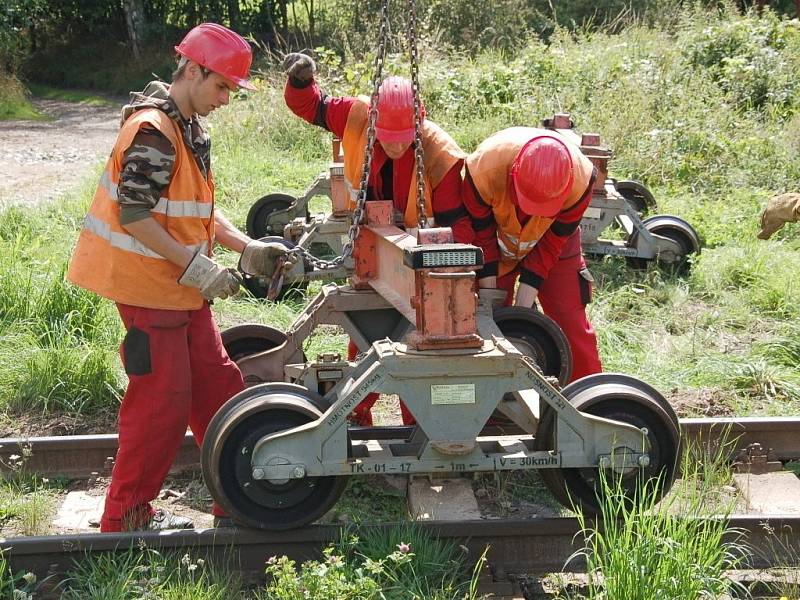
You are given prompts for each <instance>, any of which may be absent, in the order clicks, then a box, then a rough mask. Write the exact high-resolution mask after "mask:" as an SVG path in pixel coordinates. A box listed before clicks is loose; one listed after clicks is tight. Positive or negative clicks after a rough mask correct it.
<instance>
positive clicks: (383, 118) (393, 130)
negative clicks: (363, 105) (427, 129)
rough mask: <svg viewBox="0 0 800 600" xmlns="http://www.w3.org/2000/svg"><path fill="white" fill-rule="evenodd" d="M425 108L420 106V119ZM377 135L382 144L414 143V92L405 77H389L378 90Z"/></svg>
mask: <svg viewBox="0 0 800 600" xmlns="http://www.w3.org/2000/svg"><path fill="white" fill-rule="evenodd" d="M424 117H425V107H424V106H422V104H420V119H423V118H424ZM375 135H376V137H377V138H378V141H380V142H408V143H411V142H413V141H414V90H413V88H412V87H411V82H410V81H409V80H408V79H404V78H403V77H395V76H394V75H393V76H391V77H387V78H386V79H384V80H383V83H381V87H380V88H378V120H377V121H376V122H375Z"/></svg>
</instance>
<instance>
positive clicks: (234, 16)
mask: <svg viewBox="0 0 800 600" xmlns="http://www.w3.org/2000/svg"><path fill="white" fill-rule="evenodd" d="M798 2H800V0H798ZM228 20H229V21H230V24H231V29H233V30H234V31H237V32H238V30H239V0H228Z"/></svg>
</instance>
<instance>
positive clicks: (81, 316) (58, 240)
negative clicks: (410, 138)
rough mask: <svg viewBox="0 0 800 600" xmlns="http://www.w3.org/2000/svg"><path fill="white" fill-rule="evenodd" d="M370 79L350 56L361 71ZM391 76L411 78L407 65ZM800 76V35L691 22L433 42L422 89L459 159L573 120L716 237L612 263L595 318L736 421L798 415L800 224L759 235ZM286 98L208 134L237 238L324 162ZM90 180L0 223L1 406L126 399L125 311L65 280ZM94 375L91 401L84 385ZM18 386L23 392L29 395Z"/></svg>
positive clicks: (329, 72)
mask: <svg viewBox="0 0 800 600" xmlns="http://www.w3.org/2000/svg"><path fill="white" fill-rule="evenodd" d="M721 55H722V56H725V57H726V60H724V61H722V62H720V60H721V59H720V58H719V56H721ZM358 64H359V59H358V58H354V57H350V62H348V68H349V69H351V70H352V69H354V68H356V66H357V65H358ZM388 65H389V67H388V69H390V70H391V69H393V70H395V71H400V70H401V67H403V65H402V60H401V58H400V57H397V56H392V57H390V60H389V61H388ZM798 66H800V31H799V30H798V29H797V28H796V27H795V26H794V25H792V23H791V22H790V21H788V20H785V19H784V20H781V19H779V18H777V17H775V16H774V15H772V13H770V12H766V13H765V16H764V17H763V18H757V17H755V16H753V15H745V16H742V15H739V14H737V13H735V12H733V11H728V10H727V9H723V10H721V11H716V12H709V13H705V12H702V10H701V9H695V8H684V9H682V12H681V13H680V14H679V16H678V18H676V19H674V20H673V21H672V25H671V26H670V28H669V29H664V30H658V29H653V28H648V27H645V26H641V25H632V26H629V27H628V28H627V29H624V30H623V31H622V32H621V33H617V34H608V33H604V32H603V31H594V32H591V33H577V34H574V35H567V34H566V33H563V32H556V33H555V34H554V36H553V37H552V39H551V41H550V43H549V44H544V43H542V42H539V41H537V40H535V39H534V40H531V41H530V42H529V43H528V45H527V46H525V47H523V48H520V49H519V52H518V53H516V54H515V55H513V56H509V57H507V56H504V55H502V54H498V53H496V52H494V51H486V52H483V53H479V54H477V55H475V56H473V57H464V56H461V55H451V56H448V55H445V54H440V53H436V52H435V51H434V50H432V49H431V48H430V47H428V46H426V47H425V49H424V55H423V60H422V64H421V77H422V88H423V92H424V97H425V102H426V107H427V110H428V114H429V115H430V118H432V119H433V120H435V121H437V122H438V123H440V124H441V125H442V126H443V127H445V128H446V129H447V130H448V131H450V132H451V133H452V134H453V135H454V136H455V137H456V139H457V140H458V141H459V143H460V144H461V145H462V147H463V148H464V149H466V150H471V149H472V148H474V147H475V145H476V144H477V143H478V142H479V141H481V140H482V139H483V138H484V137H486V136H487V135H489V134H490V133H492V132H493V131H495V130H497V129H500V128H502V127H507V126H511V125H535V124H537V123H539V121H540V119H541V118H543V117H546V116H548V115H551V114H552V113H553V112H556V111H563V110H566V111H571V112H572V114H573V118H574V120H575V121H576V123H577V125H578V128H579V129H580V130H581V131H597V132H600V133H601V135H602V137H603V139H604V140H605V142H606V143H607V144H608V145H609V146H610V147H611V148H612V149H613V151H614V158H613V160H612V162H611V165H610V166H611V172H612V175H613V176H616V177H618V178H632V179H639V180H642V181H643V182H644V183H645V184H646V185H647V186H648V187H649V188H650V189H651V191H652V192H653V193H654V195H655V197H656V200H657V202H658V205H659V206H658V209H657V212H660V213H669V214H674V215H677V216H680V217H683V218H685V219H687V220H688V221H689V222H691V223H692V224H693V225H694V226H695V227H696V229H697V230H698V232H699V233H700V235H701V237H702V239H703V240H704V248H703V251H702V253H701V254H700V255H699V256H696V257H694V258H693V261H692V264H691V269H690V270H689V271H688V273H679V274H675V273H669V272H666V271H661V270H659V269H658V268H656V267H655V266H651V267H649V268H648V269H647V270H645V271H641V272H636V271H632V270H631V269H630V268H628V267H627V266H626V264H625V263H624V261H623V260H621V259H617V258H605V259H598V260H592V261H591V262H590V267H591V269H592V271H593V273H594V275H595V278H596V281H597V289H596V293H595V300H594V302H593V303H592V304H591V305H590V306H589V314H590V318H591V320H592V322H593V323H594V325H595V328H596V330H597V332H598V336H599V341H600V354H601V358H602V360H603V364H604V367H605V369H606V370H614V371H622V372H626V373H630V374H632V375H636V376H639V377H642V378H643V379H645V380H647V381H648V382H649V383H651V384H653V385H655V386H656V387H657V388H658V389H660V390H661V391H663V392H664V393H665V394H666V395H667V396H671V395H672V394H678V395H689V396H691V395H692V394H694V393H696V394H700V393H705V391H708V390H711V391H712V392H714V393H716V394H719V395H720V397H722V398H724V403H725V405H726V407H727V410H729V411H732V412H737V413H740V414H751V415H759V414H761V415H766V414H792V413H796V412H797V410H798V409H800V395H799V392H798V390H800V388H799V387H798V386H799V385H800V381H799V380H798V379H799V378H800V376H798V374H797V372H796V368H794V367H795V366H796V356H797V354H798V349H797V344H796V342H795V341H794V340H796V339H797V336H796V332H797V327H796V326H793V324H796V323H797V321H798V317H800V308H798V307H800V275H798V271H797V269H796V265H797V255H798V249H800V228H798V227H797V226H787V227H786V228H785V229H784V230H782V231H781V232H779V233H778V234H777V235H776V236H775V237H774V239H773V240H771V241H768V242H763V241H759V240H756V239H755V232H756V230H757V224H758V213H759V211H760V209H761V207H762V206H763V204H764V202H765V201H766V199H767V198H768V197H769V196H770V195H772V194H774V193H779V192H784V191H787V190H791V189H793V188H794V186H795V185H796V182H797V181H798V180H800V167H799V166H798V163H797V161H796V159H795V157H796V152H797V150H798V149H800V110H798V109H800V94H798V93H797V86H796V85H795V83H794V81H795V77H794V76H793V73H795V72H796V67H798ZM319 78H320V81H321V84H322V86H323V87H324V88H325V89H326V90H327V91H329V92H330V93H333V94H339V93H355V92H363V91H364V89H362V88H363V86H362V85H361V84H360V83H359V81H360V79H359V78H358V77H355V78H354V77H350V76H347V75H346V74H344V75H343V74H342V73H340V72H337V71H335V70H333V69H331V68H329V66H328V65H327V63H326V62H325V61H322V64H321V68H320V75H319ZM283 83H284V78H283V76H282V75H280V74H278V73H277V72H276V71H274V70H270V69H268V70H267V71H266V73H265V75H264V77H263V79H262V80H261V81H260V89H259V91H257V92H242V93H239V94H237V95H236V97H235V98H234V99H233V100H232V102H231V105H230V106H228V107H226V108H224V109H223V110H220V111H217V112H215V113H214V114H213V115H212V117H211V119H210V120H209V125H210V128H211V133H212V137H213V140H214V170H215V176H216V180H217V184H218V185H217V190H218V201H219V206H220V207H221V209H222V210H223V211H224V212H225V213H226V214H227V215H228V216H229V217H231V219H232V220H233V221H234V222H235V223H237V224H238V225H239V226H241V227H243V226H244V221H245V217H246V214H247V211H248V210H249V208H250V206H251V205H252V203H253V202H254V201H255V200H256V199H257V198H260V197H261V196H263V195H265V194H267V193H271V192H285V193H291V194H300V193H301V192H303V191H304V190H305V188H306V187H307V186H308V185H309V184H310V183H311V182H312V181H313V179H314V178H315V177H316V176H317V175H318V174H319V173H320V172H321V171H323V170H324V169H326V168H327V164H328V162H329V153H330V137H329V135H328V134H326V133H325V132H324V131H322V130H320V129H319V128H316V127H312V126H310V125H308V124H307V123H305V122H303V121H301V120H300V119H298V118H296V117H295V116H294V115H292V114H291V113H290V112H289V111H288V109H287V108H286V107H285V105H284V103H283V99H282V90H283ZM94 181H95V180H94V179H93V178H92V180H90V181H87V184H86V186H85V187H83V188H81V189H77V190H75V192H74V193H73V194H72V195H71V197H69V198H67V199H65V200H64V202H63V203H62V204H60V205H57V206H55V207H53V208H50V209H46V210H45V211H43V212H37V213H32V212H27V211H24V210H22V209H11V210H6V211H5V212H3V213H2V214H0V239H2V242H3V243H2V245H1V246H2V247H1V248H0V265H2V268H0V291H2V293H1V294H0V336H3V338H4V340H6V341H7V344H6V349H4V350H0V373H2V375H0V406H11V405H13V406H16V407H18V408H20V409H21V408H23V407H39V408H41V407H45V409H46V410H51V408H56V409H58V408H59V407H60V409H63V410H68V411H73V410H81V411H87V412H88V411H91V410H94V408H91V407H101V406H113V397H114V395H115V394H116V393H118V392H119V389H120V388H121V385H122V384H124V378H122V376H121V373H120V372H119V367H118V364H117V359H116V357H115V356H114V353H115V352H116V347H117V344H118V341H119V339H120V335H121V330H120V326H119V324H118V322H117V316H116V314H115V311H114V309H113V306H111V305H110V303H108V302H106V301H98V300H96V299H93V298H92V297H91V295H90V294H84V293H82V292H79V291H77V290H74V288H71V286H69V285H67V284H65V283H64V282H63V276H62V273H63V269H64V266H65V264H66V261H67V258H68V254H69V247H70V245H71V244H72V242H73V240H74V239H75V238H76V236H77V232H78V229H79V224H80V219H81V217H82V214H83V212H84V210H85V207H86V205H87V203H88V200H89V198H90V197H91V194H92V191H93V187H94ZM51 240H52V241H51ZM220 260H222V261H223V262H225V263H226V264H231V265H233V264H235V263H236V256H235V255H234V254H233V253H228V252H223V253H221V254H220ZM319 285H320V284H319V283H312V284H311V285H310V286H309V290H308V292H307V296H306V298H307V297H310V296H311V295H313V294H314V293H315V292H316V291H317V290H319ZM304 302H305V298H304V297H303V296H302V295H299V296H298V297H295V298H292V299H289V300H286V301H283V302H280V303H266V302H263V301H259V300H256V299H252V298H247V297H246V296H245V295H244V294H243V295H242V296H241V297H240V298H237V299H234V300H226V301H222V302H217V303H215V305H214V312H215V315H216V317H217V319H218V321H219V323H220V325H221V327H223V328H225V327H229V326H232V325H235V324H238V323H242V322H248V321H257V322H262V323H266V324H269V325H272V326H274V327H278V328H285V327H287V326H288V325H289V324H290V323H291V322H292V320H293V319H294V318H295V317H296V315H297V314H298V313H299V312H300V311H301V310H302V308H303V305H304ZM8 343H13V344H15V346H14V347H13V349H9V348H8ZM345 348H346V336H344V335H343V334H342V333H341V332H340V331H338V330H336V329H335V328H322V329H320V330H319V331H318V332H317V333H316V334H315V335H314V336H313V337H312V339H310V340H309V341H308V342H306V344H305V348H304V349H305V351H306V354H307V355H308V356H309V357H311V358H314V357H315V356H316V354H318V353H320V352H323V351H335V352H340V353H343V352H344V351H345ZM70 352H75V353H76V356H74V357H69V356H65V354H69V353H70ZM20 357H22V360H20ZM86 361H90V362H89V366H87V367H83V368H82V367H81V365H83V364H84V363H85V362H86ZM91 361H97V362H91ZM92 370H94V371H95V372H96V373H97V374H98V375H99V377H98V379H99V380H100V383H98V385H97V386H95V387H93V386H91V385H89V383H88V381H86V379H85V377H86V374H87V373H88V372H91V371H92ZM23 372H24V373H28V375H24V374H23ZM32 374H35V375H32ZM70 380H74V381H70ZM26 381H27V383H26ZM37 382H42V383H41V385H40V386H39V387H38V388H37V385H36V384H37ZM48 389H50V390H61V389H63V390H70V391H69V393H70V394H74V393H75V390H77V391H78V394H77V395H78V396H81V390H84V391H85V392H86V393H85V394H83V396H84V398H86V400H85V401H84V400H82V399H79V400H76V401H75V402H74V403H73V404H72V406H69V405H68V403H65V402H64V397H63V396H62V397H61V398H60V399H59V400H58V401H50V400H48V394H47V390H48ZM19 390H29V391H28V392H26V393H25V397H24V398H19V397H18V396H19ZM109 390H114V393H110V392H109ZM54 395H55V396H58V393H57V392H54ZM90 396H92V400H89V399H88V398H89V397H90ZM95 396H97V397H95ZM692 410H696V411H699V412H700V413H701V414H702V407H700V408H697V409H692Z"/></svg>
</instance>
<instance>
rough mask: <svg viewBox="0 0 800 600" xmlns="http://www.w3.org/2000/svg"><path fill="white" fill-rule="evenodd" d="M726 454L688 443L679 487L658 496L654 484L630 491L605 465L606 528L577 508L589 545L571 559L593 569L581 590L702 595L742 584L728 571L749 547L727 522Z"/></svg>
mask: <svg viewBox="0 0 800 600" xmlns="http://www.w3.org/2000/svg"><path fill="white" fill-rule="evenodd" d="M723 456H724V454H723V453H721V452H720V453H718V454H717V455H716V456H702V454H701V453H699V452H697V451H694V450H691V449H690V451H688V452H686V454H685V456H684V461H683V468H682V473H683V478H684V480H683V486H682V487H681V493H680V494H671V495H670V496H668V497H667V498H666V499H665V500H663V501H662V502H660V503H657V501H656V500H655V497H656V494H654V493H652V489H651V488H650V484H647V485H645V486H644V487H643V488H642V489H640V490H639V491H638V493H637V494H635V495H634V497H633V498H631V497H630V496H629V495H626V490H625V486H624V485H623V483H622V480H621V478H620V477H618V476H616V475H613V474H612V475H607V476H605V477H604V474H605V472H604V471H603V472H601V478H602V479H601V489H602V496H603V499H602V502H601V516H602V522H603V526H602V528H595V526H594V524H593V523H590V522H589V521H588V520H587V519H586V517H585V516H583V515H582V514H578V519H579V522H580V523H581V527H582V528H583V532H584V536H585V538H586V545H585V547H584V548H583V549H582V550H580V551H578V552H576V553H575V554H574V555H573V559H582V560H585V561H586V571H587V573H590V574H591V577H590V578H589V582H588V586H587V589H586V591H585V593H583V594H581V595H580V596H579V597H580V598H581V599H585V600H599V599H601V598H603V599H604V598H615V599H619V600H649V599H650V598H670V599H671V600H696V599H697V598H719V597H723V596H724V595H725V594H729V593H732V592H735V591H744V590H743V588H741V586H740V585H739V584H733V583H731V581H730V580H728V579H727V578H726V571H729V570H734V569H736V568H737V566H739V565H741V564H743V561H744V559H745V557H746V556H747V555H748V549H747V547H746V545H745V544H744V541H743V536H742V535H741V533H739V532H736V531H735V530H732V529H731V528H730V527H729V526H728V516H729V515H730V514H731V512H732V510H733V508H734V506H735V504H734V502H733V500H724V499H723V501H722V502H720V496H719V490H720V487H719V486H720V483H721V482H724V481H730V471H729V467H728V466H727V465H726V463H725V462H724V460H723ZM726 536H727V538H728V539H725V538H726ZM567 568H569V565H567ZM567 597H570V598H577V597H578V596H576V595H573V594H567Z"/></svg>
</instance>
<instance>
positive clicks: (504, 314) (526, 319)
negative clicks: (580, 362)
mask: <svg viewBox="0 0 800 600" xmlns="http://www.w3.org/2000/svg"><path fill="white" fill-rule="evenodd" d="M492 316H493V318H494V322H495V323H497V327H498V328H499V329H500V331H501V332H502V333H503V336H504V337H505V338H506V339H507V340H508V341H509V342H511V343H512V344H514V347H516V348H517V350H519V351H520V352H522V353H523V354H525V355H526V356H530V357H531V358H533V360H534V361H535V362H536V365H537V366H538V367H539V368H540V369H541V370H542V373H543V374H544V375H547V376H549V377H557V378H558V381H559V383H560V384H561V385H566V383H567V382H568V381H569V378H570V375H572V351H571V350H570V347H569V342H568V341H567V336H565V335H564V332H563V331H561V328H560V327H559V326H558V324H557V323H556V322H555V321H553V319H551V318H550V317H548V316H547V315H545V314H544V313H541V312H539V311H538V310H534V309H532V308H523V307H521V306H503V307H500V308H496V309H495V310H494V313H493V314H492Z"/></svg>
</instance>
